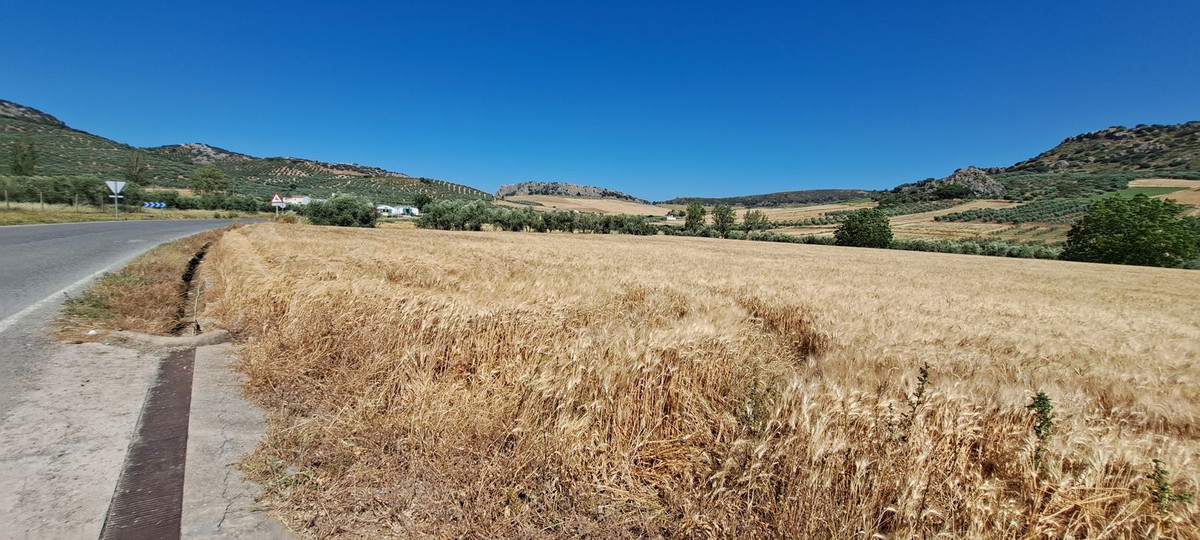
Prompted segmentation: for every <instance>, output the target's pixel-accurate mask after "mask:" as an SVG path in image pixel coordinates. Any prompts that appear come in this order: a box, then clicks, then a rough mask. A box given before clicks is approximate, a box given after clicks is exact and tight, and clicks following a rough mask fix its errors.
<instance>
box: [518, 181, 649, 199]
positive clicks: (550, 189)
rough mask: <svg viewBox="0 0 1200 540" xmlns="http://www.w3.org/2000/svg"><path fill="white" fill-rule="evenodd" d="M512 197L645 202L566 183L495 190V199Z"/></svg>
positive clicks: (604, 190)
mask: <svg viewBox="0 0 1200 540" xmlns="http://www.w3.org/2000/svg"><path fill="white" fill-rule="evenodd" d="M512 195H554V196H560V197H599V198H609V199H623V200H626V201H636V202H643V203H644V202H646V201H645V200H643V199H639V198H637V197H634V196H632V195H627V194H625V193H621V192H620V191H616V190H612V189H608V188H602V187H596V186H584V185H580V184H571V183H568V182H520V183H516V184H505V185H503V186H500V188H499V189H497V190H496V196H497V197H509V196H512Z"/></svg>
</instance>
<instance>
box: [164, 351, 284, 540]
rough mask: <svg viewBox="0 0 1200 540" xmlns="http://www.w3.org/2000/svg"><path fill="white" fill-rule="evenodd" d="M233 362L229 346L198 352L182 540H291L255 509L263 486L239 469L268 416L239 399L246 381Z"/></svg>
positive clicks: (185, 482) (273, 522)
mask: <svg viewBox="0 0 1200 540" xmlns="http://www.w3.org/2000/svg"><path fill="white" fill-rule="evenodd" d="M204 335H206V334H201V335H200V336H197V337H202V336H204ZM231 362H232V354H231V350H230V346H229V345H228V344H223V345H212V346H205V347H199V348H197V349H196V362H195V374H194V376H193V377H194V378H193V380H192V385H193V387H192V416H191V421H190V423H189V426H188V443H187V467H186V469H185V476H184V484H183V521H182V526H181V532H182V537H183V538H294V536H293V535H291V533H289V532H288V531H287V530H286V529H285V528H284V527H283V525H281V524H280V523H279V522H278V521H276V520H275V519H272V518H271V517H270V516H269V515H268V514H267V512H266V510H265V509H263V508H262V507H260V506H259V505H258V503H257V499H258V497H259V496H260V495H261V493H262V488H261V487H260V486H258V485H256V484H252V483H250V482H249V481H247V480H246V479H245V478H244V477H243V475H242V473H241V471H240V470H239V469H238V464H239V463H240V462H241V460H242V458H244V457H245V456H246V455H247V454H249V453H250V452H253V451H254V448H255V447H256V446H257V445H258V442H259V441H260V440H262V437H263V434H264V433H265V431H266V427H267V415H266V412H265V411H263V410H262V409H260V408H258V407H257V406H255V405H254V404H252V403H250V402H248V401H246V400H245V398H243V397H242V383H243V379H244V377H243V376H242V375H241V374H239V373H237V372H236V371H234V370H233V369H231V367H230V364H231Z"/></svg>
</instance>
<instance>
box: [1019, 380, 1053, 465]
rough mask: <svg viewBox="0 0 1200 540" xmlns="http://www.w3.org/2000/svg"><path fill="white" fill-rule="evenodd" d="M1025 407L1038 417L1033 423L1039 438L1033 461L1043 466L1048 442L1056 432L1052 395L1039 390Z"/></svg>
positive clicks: (1034, 432) (1035, 433)
mask: <svg viewBox="0 0 1200 540" xmlns="http://www.w3.org/2000/svg"><path fill="white" fill-rule="evenodd" d="M1025 408H1026V409H1029V410H1031V411H1033V414H1034V415H1035V416H1036V417H1037V419H1036V421H1035V423H1034V424H1033V434H1034V435H1035V436H1037V440H1038V442H1037V448H1036V449H1034V451H1033V463H1034V466H1036V467H1041V464H1042V458H1044V457H1045V455H1046V442H1047V441H1049V440H1050V436H1051V435H1053V434H1054V405H1053V404H1052V403H1050V396H1047V395H1046V393H1045V392H1038V393H1037V395H1036V396H1034V397H1033V402H1031V403H1030V404H1029V405H1026V406H1025Z"/></svg>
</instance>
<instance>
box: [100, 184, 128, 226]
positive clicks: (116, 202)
mask: <svg viewBox="0 0 1200 540" xmlns="http://www.w3.org/2000/svg"><path fill="white" fill-rule="evenodd" d="M104 183H105V184H106V185H108V190H109V191H111V192H112V195H109V196H108V197H109V198H110V199H112V200H113V213H114V214H116V216H117V221H120V220H121V199H124V198H125V196H124V195H121V190H123V189H125V182H118V181H116V180H108V181H105V182H104Z"/></svg>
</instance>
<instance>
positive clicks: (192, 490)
mask: <svg viewBox="0 0 1200 540" xmlns="http://www.w3.org/2000/svg"><path fill="white" fill-rule="evenodd" d="M229 223H231V221H228V220H203V221H201V220H197V221H125V222H106V223H81V224H66V225H32V226H10V227H0V539H3V538H93V539H94V538H97V537H99V536H100V533H101V530H102V528H103V526H104V523H105V516H106V515H107V514H108V510H109V508H110V506H111V501H112V500H113V497H114V493H115V492H116V491H115V489H114V487H115V486H117V485H118V481H119V478H120V477H121V476H120V473H121V470H122V467H123V464H124V462H125V460H126V456H127V453H128V449H129V448H130V441H131V440H133V437H134V434H135V433H136V432H137V426H138V422H139V418H141V417H142V416H141V415H142V411H143V403H144V402H145V400H146V399H147V396H149V395H150V394H149V392H148V389H149V388H151V386H152V385H153V383H154V381H155V380H156V374H157V373H158V371H159V366H160V362H161V360H162V356H163V355H164V353H162V352H161V351H138V350H135V349H131V348H125V347H119V346H112V345H106V344H103V343H83V344H67V343H60V342H56V341H54V340H52V339H51V338H50V337H49V336H48V335H47V333H48V330H49V326H50V323H51V321H53V320H54V317H55V316H56V315H57V313H58V311H59V309H60V306H61V305H62V302H63V300H65V298H66V297H65V296H64V293H67V294H70V295H72V296H74V295H76V294H79V293H80V292H82V290H83V289H84V288H85V287H87V285H88V284H89V283H90V282H91V281H92V280H93V279H95V278H96V277H98V276H99V275H101V274H103V273H104V272H106V271H111V270H116V269H118V268H120V267H121V266H122V265H124V264H125V263H126V262H128V261H129V260H131V259H133V258H134V257H136V256H137V255H139V254H141V253H143V252H145V251H147V250H149V249H150V248H152V247H154V246H156V245H159V244H161V243H163V242H166V241H169V240H173V239H176V238H180V237H183V236H187V235H189V234H193V233H196V232H200V231H204V230H207V229H213V228H217V227H221V226H224V225H228V224H229ZM207 349H213V348H212V347H210V348H206V350H207ZM218 356H219V357H218ZM206 358H207V360H204V359H206ZM228 361H229V360H228V359H227V358H225V357H224V356H220V355H217V353H216V352H213V351H210V352H208V353H203V354H202V353H200V352H197V362H196V371H197V372H198V373H201V376H199V377H198V378H197V382H195V383H193V385H192V396H193V397H192V400H191V403H192V404H191V405H190V409H191V416H192V421H194V422H195V425H194V426H193V425H192V421H189V422H188V424H186V425H187V426H188V428H187V429H188V434H189V436H188V437H187V440H188V443H187V456H188V457H187V467H186V468H185V473H186V474H187V475H188V476H187V477H186V481H184V487H183V490H184V495H183V499H184V502H183V505H182V516H181V518H180V519H182V527H183V530H184V531H185V534H186V535H187V536H186V537H197V538H199V537H204V538H243V537H244V538H273V537H283V536H285V533H283V532H282V531H283V529H282V527H281V526H280V525H279V524H278V523H276V522H272V521H270V520H269V519H267V518H266V516H265V514H263V513H262V512H257V511H256V504H255V502H254V501H255V494H256V493H257V492H255V491H253V488H252V487H251V486H248V485H245V484H244V483H243V482H242V481H241V480H240V477H241V475H240V474H239V473H237V471H236V470H235V469H233V468H232V467H230V466H229V464H231V463H236V462H238V461H239V460H240V458H241V455H243V454H244V453H246V452H249V451H250V450H251V449H253V447H254V446H255V445H257V443H258V440H259V438H260V436H261V431H262V428H263V427H265V418H264V415H263V413H262V412H261V411H258V410H257V409H253V408H252V407H248V406H247V405H248V404H246V403H244V402H242V401H239V399H240V395H239V394H240V391H239V390H238V388H239V385H238V384H237V377H236V375H235V374H234V373H233V372H232V371H230V370H229V369H228V368H227V367H226V363H227V362H228ZM206 362H207V363H206ZM206 381H207V382H206ZM256 414H257V415H258V416H254V415H256ZM239 418H240V420H239ZM156 459H157V458H156ZM156 508H157V507H156ZM169 510H171V508H169V507H162V508H158V509H157V510H156V511H160V513H161V512H166V511H169ZM155 515H159V514H155ZM227 518H228V519H227Z"/></svg>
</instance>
